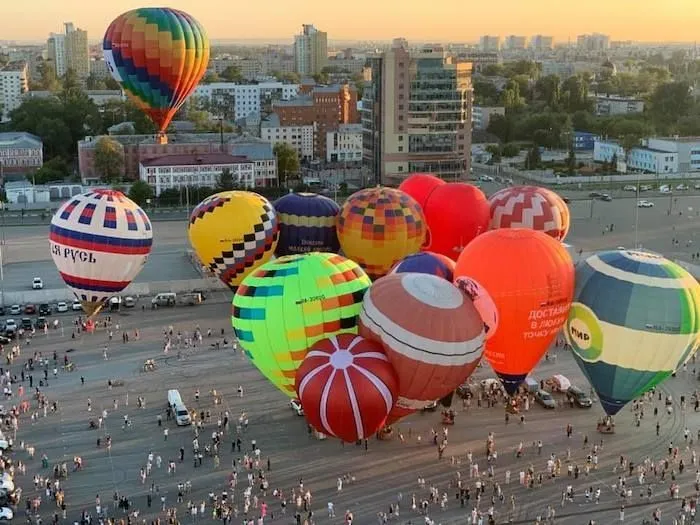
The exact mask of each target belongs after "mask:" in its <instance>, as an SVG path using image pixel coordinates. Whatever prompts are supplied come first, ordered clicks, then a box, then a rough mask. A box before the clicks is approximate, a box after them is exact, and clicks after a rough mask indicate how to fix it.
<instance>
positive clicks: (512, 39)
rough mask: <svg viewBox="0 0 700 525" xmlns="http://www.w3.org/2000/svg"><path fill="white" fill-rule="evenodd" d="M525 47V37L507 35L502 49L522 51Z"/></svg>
mask: <svg viewBox="0 0 700 525" xmlns="http://www.w3.org/2000/svg"><path fill="white" fill-rule="evenodd" d="M526 46H527V37H526V36H518V35H508V36H507V37H506V40H505V46H504V48H505V49H507V50H508V51H522V50H523V49H525V47H526Z"/></svg>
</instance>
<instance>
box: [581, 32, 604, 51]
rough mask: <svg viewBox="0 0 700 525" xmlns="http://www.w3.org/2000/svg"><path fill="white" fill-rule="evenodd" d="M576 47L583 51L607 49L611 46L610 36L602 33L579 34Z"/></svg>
mask: <svg viewBox="0 0 700 525" xmlns="http://www.w3.org/2000/svg"><path fill="white" fill-rule="evenodd" d="M576 47H578V48H579V49H581V50H582V51H593V52H595V51H606V50H607V49H609V48H610V37H609V36H608V35H602V34H600V33H593V34H592V35H579V36H578V37H577V38H576Z"/></svg>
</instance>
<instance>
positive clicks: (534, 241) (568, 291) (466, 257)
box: [455, 229, 574, 394]
mask: <svg viewBox="0 0 700 525" xmlns="http://www.w3.org/2000/svg"><path fill="white" fill-rule="evenodd" d="M455 275H456V277H457V278H459V277H462V276H466V277H469V278H471V279H474V280H476V281H477V282H478V283H479V284H480V285H481V286H483V287H484V288H485V289H486V291H487V292H488V294H489V296H490V297H491V299H492V300H493V303H494V304H495V305H496V308H497V310H498V328H497V330H496V332H495V334H494V335H493V337H491V338H490V339H489V340H488V341H487V342H486V350H485V352H484V356H485V357H486V359H488V361H489V363H490V364H491V366H492V367H493V369H494V371H495V372H496V373H497V374H498V375H499V377H500V378H501V380H502V381H503V384H504V387H505V388H506V391H507V392H508V393H509V394H513V393H514V392H515V391H516V390H517V388H518V385H519V384H520V383H521V382H522V381H523V380H524V379H525V376H527V374H528V373H529V372H530V371H531V370H532V369H533V368H534V367H535V365H536V364H537V362H538V361H539V360H540V358H541V357H542V356H543V355H544V353H545V352H546V351H547V348H548V347H549V346H550V344H551V343H552V341H553V340H554V338H555V337H556V334H557V333H558V332H559V330H560V329H561V327H562V325H563V324H564V322H565V321H566V318H567V316H568V313H569V308H570V306H571V300H572V297H573V293H574V267H573V264H572V262H571V257H570V256H569V254H568V252H567V251H566V249H565V248H564V247H563V246H562V245H561V243H560V242H557V241H555V240H554V239H553V238H551V237H550V236H548V235H546V234H544V233H542V232H538V231H534V230H524V229H506V230H492V231H489V232H487V233H484V234H483V235H480V236H479V237H477V238H476V239H474V240H473V241H472V242H471V243H470V244H469V245H468V246H467V247H466V248H465V249H464V251H463V252H462V255H460V257H459V260H458V261H457V268H456V269H455Z"/></svg>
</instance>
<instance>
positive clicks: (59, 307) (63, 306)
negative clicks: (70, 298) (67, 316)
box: [56, 301, 68, 313]
mask: <svg viewBox="0 0 700 525" xmlns="http://www.w3.org/2000/svg"><path fill="white" fill-rule="evenodd" d="M56 311H57V312H59V313H65V312H67V311H68V303H66V302H64V301H61V302H60V303H56Z"/></svg>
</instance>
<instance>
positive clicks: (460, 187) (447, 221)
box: [424, 182, 490, 261]
mask: <svg viewBox="0 0 700 525" xmlns="http://www.w3.org/2000/svg"><path fill="white" fill-rule="evenodd" d="M424 213H425V220H426V222H427V223H428V228H429V230H430V236H429V242H430V244H428V245H427V246H426V247H425V250H426V251H431V252H435V253H440V254H442V255H446V256H447V257H449V258H450V259H452V260H453V261H456V260H457V258H458V257H459V254H460V253H462V250H463V249H464V247H465V246H466V245H468V244H469V243H470V242H471V241H472V239H474V238H475V237H476V236H477V235H481V234H482V233H484V232H485V231H487V230H488V229H489V220H490V207H489V201H488V200H487V199H486V195H484V193H483V192H482V191H481V190H480V189H479V188H477V187H476V186H472V185H471V184H466V183H463V182H453V183H450V184H445V185H442V186H437V187H436V188H435V189H434V190H433V191H432V193H431V194H430V197H429V198H428V201H427V203H426V205H425V209H424Z"/></svg>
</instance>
